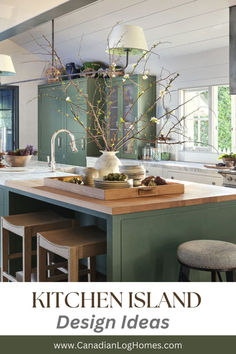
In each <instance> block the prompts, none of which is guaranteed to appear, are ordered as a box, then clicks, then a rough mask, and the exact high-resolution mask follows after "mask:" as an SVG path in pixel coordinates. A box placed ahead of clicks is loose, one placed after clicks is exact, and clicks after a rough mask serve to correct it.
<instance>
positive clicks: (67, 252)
mask: <svg viewBox="0 0 236 354" xmlns="http://www.w3.org/2000/svg"><path fill="white" fill-rule="evenodd" d="M37 244H38V252H37V253H38V265H37V267H38V272H37V273H38V281H41V282H42V281H59V280H63V279H64V278H63V274H62V275H55V276H52V277H50V278H47V275H48V270H51V269H52V267H51V266H50V265H49V266H47V264H46V254H47V252H48V251H49V252H52V253H54V254H56V255H58V256H61V257H63V258H65V259H67V260H68V281H70V282H72V281H73V282H76V281H79V260H80V259H83V258H88V270H86V273H87V274H88V281H95V275H96V256H98V255H101V254H105V253H106V234H105V232H103V231H101V230H99V229H98V228H97V227H95V226H87V227H74V228H70V229H66V230H65V229H64V230H54V231H48V232H40V233H38V242H37ZM55 266H56V267H57V268H58V266H60V264H56V265H55Z"/></svg>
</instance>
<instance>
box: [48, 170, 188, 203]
mask: <svg viewBox="0 0 236 354" xmlns="http://www.w3.org/2000/svg"><path fill="white" fill-rule="evenodd" d="M76 177H79V178H81V176H76ZM154 178H156V177H154ZM70 180H71V176H69V177H68V176H66V177H48V178H45V179H44V186H43V187H42V188H43V190H45V189H44V188H45V186H46V188H47V191H48V192H50V188H52V189H53V190H55V189H58V190H63V191H65V192H68V193H72V195H71V197H73V194H78V195H83V196H85V197H88V198H89V197H90V198H95V199H100V200H119V199H129V198H140V197H156V196H159V195H168V194H183V193H184V184H181V183H175V182H174V183H173V182H168V183H167V184H164V182H163V181H161V183H162V184H160V185H156V184H155V185H151V186H150V185H148V186H144V185H143V186H139V187H133V180H132V179H127V180H126V181H104V178H95V179H94V184H95V187H90V186H86V185H84V184H75V183H66V182H68V181H70ZM159 182H160V181H159V180H158V183H159Z"/></svg>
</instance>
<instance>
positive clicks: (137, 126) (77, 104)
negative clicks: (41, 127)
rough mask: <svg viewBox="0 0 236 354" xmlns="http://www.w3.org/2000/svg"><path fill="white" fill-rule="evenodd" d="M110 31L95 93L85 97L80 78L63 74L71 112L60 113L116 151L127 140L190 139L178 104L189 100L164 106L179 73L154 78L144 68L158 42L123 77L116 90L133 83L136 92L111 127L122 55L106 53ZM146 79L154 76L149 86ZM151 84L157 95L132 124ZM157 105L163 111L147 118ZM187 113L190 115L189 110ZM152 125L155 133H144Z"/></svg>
mask: <svg viewBox="0 0 236 354" xmlns="http://www.w3.org/2000/svg"><path fill="white" fill-rule="evenodd" d="M110 34H111V32H110V33H109V35H108V37H107V48H108V50H107V51H108V53H109V54H108V57H109V61H108V63H109V64H108V67H107V69H105V70H103V71H98V72H96V77H94V78H93V80H96V92H95V93H94V97H93V99H92V100H90V99H88V95H87V94H86V93H85V92H84V90H83V87H81V86H80V81H79V80H73V79H72V78H71V76H70V75H66V76H67V78H66V79H65V80H64V79H63V76H62V86H63V90H64V93H65V98H63V100H66V102H67V103H68V104H69V106H70V114H68V113H66V114H65V113H63V112H61V113H63V114H65V115H66V117H67V118H70V119H73V120H75V121H76V122H77V123H78V124H79V125H80V126H81V127H82V128H83V129H84V131H85V132H86V133H87V135H88V137H89V138H90V140H91V141H93V142H94V143H95V144H96V145H97V147H98V149H99V150H106V151H118V150H119V149H121V148H122V147H123V146H124V145H126V144H127V143H129V142H131V141H135V140H139V141H142V142H144V143H151V144H154V145H156V144H157V143H158V144H167V145H177V144H183V143H185V142H186V141H189V139H187V137H186V136H185V133H184V121H185V120H186V118H187V117H188V115H189V114H188V115H182V116H181V114H180V111H181V110H180V109H181V107H182V106H183V105H185V104H186V103H188V101H187V102H185V103H183V104H179V105H177V106H176V107H175V108H173V109H167V108H166V106H165V97H166V96H168V95H171V87H172V84H173V83H174V81H175V80H176V79H177V78H178V76H179V74H178V73H166V74H164V72H161V74H160V76H159V77H158V78H155V77H154V76H150V75H149V72H148V70H147V69H146V68H147V63H148V60H149V59H150V58H151V56H152V55H157V54H156V53H155V51H154V50H155V49H156V48H157V47H158V46H159V45H160V44H161V43H156V44H154V45H152V47H151V48H150V49H149V50H147V51H144V52H143V55H141V57H139V58H138V60H137V61H136V63H135V64H133V65H132V70H131V71H130V73H129V74H124V75H123V76H122V79H121V80H120V87H119V89H121V90H122V89H123V88H124V86H125V85H127V84H129V83H132V84H134V85H137V86H138V89H139V95H138V97H137V98H136V99H135V100H134V101H133V102H131V103H130V104H129V108H128V110H127V111H126V112H125V114H124V116H123V117H117V120H116V122H117V123H116V126H115V127H114V124H113V122H112V107H113V105H114V100H113V96H114V93H115V89H114V86H113V80H114V79H115V78H116V77H117V72H118V67H119V68H120V66H119V63H120V59H121V58H120V56H115V55H112V54H110V52H109V37H110ZM44 39H45V41H46V42H47V44H48V46H49V48H50V50H51V48H52V45H51V43H50V41H49V40H48V39H47V38H46V37H44ZM54 56H55V62H56V65H60V66H61V68H62V69H63V72H65V73H66V67H65V65H64V64H63V62H62V60H61V58H60V56H59V55H58V53H57V52H56V50H55V49H54ZM136 72H138V73H139V74H141V75H142V80H141V84H140V85H139V84H138V83H137V82H136V81H135V80H134V76H133V75H134V74H135V73H136ZM149 78H153V80H152V81H151V83H150V84H149V85H148V86H147V85H144V84H145V81H146V80H147V79H149ZM153 86H157V87H158V88H160V90H159V94H158V95H157V97H156V98H155V100H154V102H152V104H151V105H150V106H149V107H148V108H147V109H146V110H145V112H142V114H140V116H137V117H135V120H134V121H133V122H132V124H131V123H130V121H129V120H128V118H129V115H130V114H132V112H133V111H134V109H135V106H136V105H137V104H138V101H139V100H140V99H141V97H142V96H143V95H147V94H148V92H149V90H152V89H153ZM72 88H73V90H74V91H75V94H73V97H72V96H71V94H70V93H69V92H71V89H72ZM57 99H58V98H57ZM59 99H62V98H59ZM84 102H86V105H84V104H83V103H84ZM157 105H159V106H161V107H162V108H163V113H162V114H160V115H159V116H157V115H156V114H154V115H153V116H152V117H151V118H150V119H148V120H147V119H146V117H147V115H149V116H150V113H152V112H154V111H155V107H156V106H157ZM85 106H86V107H88V108H89V110H88V111H87V109H85V108H83V107H85ZM85 110H86V114H87V115H88V117H89V120H88V121H89V124H88V123H87V124H85V123H84V122H83V119H82V117H81V113H82V112H84V111H85ZM190 114H192V112H191V113H190ZM112 124H113V125H112ZM153 125H154V126H155V128H156V129H155V131H156V134H154V135H153V136H149V135H148V134H147V133H146V132H147V131H148V129H149V128H150V127H153ZM124 126H125V129H124ZM111 127H112V129H111Z"/></svg>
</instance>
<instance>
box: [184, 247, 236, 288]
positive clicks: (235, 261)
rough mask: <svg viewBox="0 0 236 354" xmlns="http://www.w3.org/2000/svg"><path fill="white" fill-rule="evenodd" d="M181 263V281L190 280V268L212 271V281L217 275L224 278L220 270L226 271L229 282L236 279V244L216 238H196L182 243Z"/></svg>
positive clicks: (220, 278)
mask: <svg viewBox="0 0 236 354" xmlns="http://www.w3.org/2000/svg"><path fill="white" fill-rule="evenodd" d="M177 258H178V261H179V263H180V273H179V281H190V280H189V271H190V269H197V270H203V271H208V272H211V281H213V282H215V281H216V275H218V278H219V280H220V281H223V280H222V277H221V274H220V272H226V280H227V281H228V282H232V281H236V278H235V270H236V245H235V244H233V243H230V242H224V241H214V240H196V241H189V242H185V243H182V244H181V245H180V246H179V247H178V250H177Z"/></svg>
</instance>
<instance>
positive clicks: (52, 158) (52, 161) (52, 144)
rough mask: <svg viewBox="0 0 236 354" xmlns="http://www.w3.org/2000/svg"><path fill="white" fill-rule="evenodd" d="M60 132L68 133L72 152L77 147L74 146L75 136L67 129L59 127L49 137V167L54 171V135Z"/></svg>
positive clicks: (75, 150)
mask: <svg viewBox="0 0 236 354" xmlns="http://www.w3.org/2000/svg"><path fill="white" fill-rule="evenodd" d="M60 133H67V134H69V136H70V138H71V142H70V146H71V150H72V151H73V152H77V151H78V149H77V147H76V144H75V137H74V135H73V134H72V133H71V132H70V131H69V130H67V129H60V130H57V131H56V132H55V133H54V134H53V136H52V138H51V168H52V172H55V171H56V160H55V141H56V137H57V135H58V134H60Z"/></svg>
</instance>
